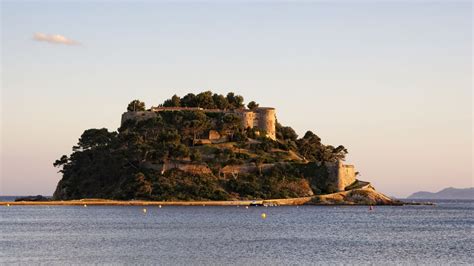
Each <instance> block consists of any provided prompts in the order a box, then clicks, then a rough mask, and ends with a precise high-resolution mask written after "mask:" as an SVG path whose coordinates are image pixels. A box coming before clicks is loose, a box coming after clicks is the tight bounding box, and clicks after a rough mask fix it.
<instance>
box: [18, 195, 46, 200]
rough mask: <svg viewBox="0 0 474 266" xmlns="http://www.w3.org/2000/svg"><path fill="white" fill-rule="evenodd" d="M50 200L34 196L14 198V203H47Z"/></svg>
mask: <svg viewBox="0 0 474 266" xmlns="http://www.w3.org/2000/svg"><path fill="white" fill-rule="evenodd" d="M49 200H51V199H49V198H47V197H44V196H41V195H36V196H26V197H20V198H16V199H15V201H49Z"/></svg>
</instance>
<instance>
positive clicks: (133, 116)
mask: <svg viewBox="0 0 474 266" xmlns="http://www.w3.org/2000/svg"><path fill="white" fill-rule="evenodd" d="M154 117H156V113H155V112H152V111H136V112H125V113H123V114H122V121H121V123H120V124H123V123H124V122H125V121H127V120H136V121H143V120H147V119H150V118H154Z"/></svg>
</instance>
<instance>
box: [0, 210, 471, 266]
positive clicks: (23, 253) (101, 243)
mask: <svg viewBox="0 0 474 266" xmlns="http://www.w3.org/2000/svg"><path fill="white" fill-rule="evenodd" d="M147 209H148V212H147V213H146V214H144V213H143V212H142V207H112V206H110V207H109V206H104V207H94V206H89V207H87V208H84V207H69V206H66V207H47V206H44V207H43V206H41V207H28V206H21V207H20V206H13V207H6V206H0V264H8V263H23V264H31V263H34V264H37V263H42V264H51V263H54V264H71V263H76V264H77V263H81V264H85V263H87V264H90V263H99V264H104V263H108V264H131V263H133V264H165V265H169V264H173V265H176V264H193V265H195V264H200V265H210V264H211V265H212V264H214V265H215V264H239V265H241V264H246V265H262V264H265V265H275V264H292V265H295V264H341V263H344V264H368V263H369V264H407V263H408V264H447V263H453V264H474V259H473V255H472V253H473V242H474V241H473V234H472V233H473V232H472V229H473V225H474V218H473V210H474V201H468V202H466V201H464V202H453V201H447V202H439V204H438V205H437V206H435V207H433V206H404V207H376V209H375V210H374V211H371V212H369V211H368V209H367V207H313V206H304V207H299V208H296V207H268V208H265V207H250V208H249V209H245V208H242V207H240V208H238V207H163V208H161V209H159V208H158V207H148V208H147ZM263 212H265V213H266V214H267V218H266V219H262V218H261V217H260V215H261V213H263Z"/></svg>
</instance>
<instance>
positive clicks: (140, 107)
mask: <svg viewBox="0 0 474 266" xmlns="http://www.w3.org/2000/svg"><path fill="white" fill-rule="evenodd" d="M127 111H129V112H137V111H145V103H144V102H141V101H140V100H133V101H131V102H130V103H129V104H128V106H127Z"/></svg>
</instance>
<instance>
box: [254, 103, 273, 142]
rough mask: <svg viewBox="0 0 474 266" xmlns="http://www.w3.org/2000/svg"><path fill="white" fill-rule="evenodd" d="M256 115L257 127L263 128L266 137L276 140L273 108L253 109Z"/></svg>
mask: <svg viewBox="0 0 474 266" xmlns="http://www.w3.org/2000/svg"><path fill="white" fill-rule="evenodd" d="M255 112H256V113H257V117H258V129H261V130H265V131H266V132H267V137H269V138H271V139H273V140H276V129H275V124H276V116H275V108H272V107H259V108H257V109H256V110H255Z"/></svg>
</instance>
